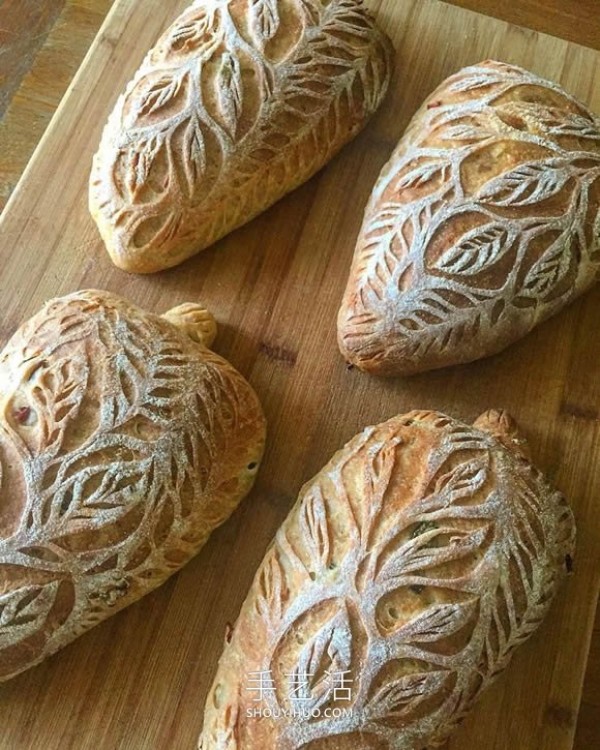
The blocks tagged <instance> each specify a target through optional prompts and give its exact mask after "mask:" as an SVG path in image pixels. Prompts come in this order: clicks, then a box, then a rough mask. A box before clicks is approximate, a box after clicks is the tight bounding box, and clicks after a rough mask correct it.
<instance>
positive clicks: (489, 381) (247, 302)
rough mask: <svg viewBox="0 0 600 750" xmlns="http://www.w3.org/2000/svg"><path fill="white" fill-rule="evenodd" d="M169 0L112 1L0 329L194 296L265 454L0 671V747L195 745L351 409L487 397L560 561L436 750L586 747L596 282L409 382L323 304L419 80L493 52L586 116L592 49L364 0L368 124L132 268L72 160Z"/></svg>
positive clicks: (27, 233) (5, 266)
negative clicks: (211, 230) (253, 483)
mask: <svg viewBox="0 0 600 750" xmlns="http://www.w3.org/2000/svg"><path fill="white" fill-rule="evenodd" d="M68 4H69V3H68V0H67V2H66V5H65V7H66V6H67V5H68ZM86 4H87V5H88V6H89V7H90V8H91V6H92V4H93V0H89V1H88V3H86ZM185 4H186V3H185V2H182V0H145V2H144V3H141V2H139V1H136V0H116V2H115V3H114V6H113V9H112V11H111V13H110V15H109V17H108V19H107V21H106V23H105V25H104V26H103V28H102V31H101V33H100V34H99V36H98V38H97V40H96V42H95V43H94V45H93V47H92V49H91V50H90V52H89V54H88V56H87V58H86V61H85V63H84V65H83V67H82V69H81V70H80V73H79V74H78V76H77V78H76V79H75V81H74V82H73V84H72V85H71V87H70V90H69V92H68V94H67V97H66V98H65V100H64V101H63V103H62V105H61V107H60V109H59V111H58V113H57V115H56V117H55V119H54V120H53V122H52V125H51V127H50V129H49V130H48V132H47V133H46V135H45V137H44V139H43V141H42V143H41V144H40V146H39V148H38V150H37V152H36V154H35V156H34V158H33V160H32V161H31V162H30V164H29V167H28V168H27V170H26V172H25V175H24V176H23V178H22V179H21V181H20V183H19V185H18V187H17V189H16V190H15V191H14V193H13V195H12V199H11V201H10V203H9V205H8V206H7V208H6V210H5V212H4V214H3V217H2V220H1V222H0V263H1V267H2V274H1V276H0V293H1V295H2V300H3V306H2V316H1V318H0V339H2V340H3V341H4V340H6V339H7V338H8V336H9V335H10V333H11V332H12V331H13V330H14V328H15V327H16V326H17V325H18V324H19V323H20V322H21V321H22V320H23V319H24V318H25V317H27V316H28V315H30V314H31V313H33V312H34V311H35V310H36V309H37V308H38V307H39V306H40V305H41V304H42V303H43V302H44V301H45V300H46V299H47V298H49V297H52V296H55V295H57V294H62V293H67V292H69V291H73V290H75V289H78V288H85V287H96V288H106V289H109V290H111V291H115V292H119V293H121V294H124V295H126V296H129V297H130V298H131V299H132V300H134V301H135V302H138V303H139V304H143V305H144V306H146V307H147V308H149V309H152V310H157V311H162V310H165V309H167V308H169V307H172V306H173V305H175V304H177V303H179V302H182V301H185V300H198V299H202V300H204V301H205V302H206V303H207V304H208V305H209V306H210V307H211V309H212V310H213V312H214V313H215V314H216V316H217V318H218V320H219V322H220V324H221V334H220V336H219V339H218V341H217V350H218V351H219V352H220V353H222V354H224V355H225V356H227V357H229V358H230V359H231V361H232V362H233V363H234V364H235V365H236V366H237V367H238V368H239V369H240V370H241V371H242V372H243V373H244V374H246V375H247V376H248V377H249V379H250V380H251V382H252V383H253V385H254V386H255V388H256V389H257V391H258V393H259V395H260V396H261V398H262V401H263V403H264V406H265V409H266V412H267V416H268V419H269V425H270V438H269V447H268V450H267V455H266V461H265V464H264V466H263V469H262V471H261V475H260V479H259V482H258V486H257V488H256V490H255V491H254V492H253V493H252V495H251V496H250V497H249V498H248V499H247V500H246V501H245V502H244V504H243V506H242V508H241V509H240V510H239V511H238V513H236V515H235V516H234V518H233V519H232V521H231V522H230V523H228V524H227V525H226V526H224V527H223V528H222V529H221V530H219V531H218V532H217V533H216V534H215V535H214V536H213V538H212V539H211V541H210V542H209V544H208V545H207V547H206V548H205V550H204V551H203V552H202V553H201V554H200V556H199V557H198V558H197V559H196V560H195V561H194V562H193V563H191V564H190V565H189V566H188V567H187V568H186V569H185V570H184V571H183V572H182V573H181V574H180V575H178V576H177V577H176V578H174V579H173V580H172V581H171V582H170V583H169V584H167V585H166V586H164V587H163V588H162V589H161V590H159V591H158V592H156V593H154V594H152V595H150V596H149V597H147V598H146V599H145V600H143V601H141V602H140V603H139V604H137V605H134V606H133V607H131V608H130V609H129V610H127V611H125V612H123V613H121V614H120V615H118V616H116V617H115V618H113V620H112V621H108V622H107V623H105V624H103V625H101V626H100V627H98V628H97V629H96V630H94V631H92V632H90V633H89V634H87V635H85V636H83V637H82V638H81V639H79V641H78V642H76V643H75V644H74V645H72V646H71V647H69V648H68V649H66V650H64V651H63V652H62V653H60V654H58V655H57V656H55V657H54V658H52V659H51V660H49V661H48V662H47V663H46V664H44V665H42V666H41V667H38V668H37V669H35V670H32V671H31V672H30V673H28V674H25V675H23V676H21V677H19V678H17V679H15V680H14V681H12V682H11V683H8V684H6V685H3V686H0V748H2V750H4V748H6V749H7V750H8V749H9V748H10V750H30V749H33V750H38V748H39V749H40V750H42V749H43V750H46V749H47V750H55V749H56V750H58V749H59V748H60V750H63V749H66V750H69V749H71V748H72V749H73V750H88V748H89V749H90V750H92V748H93V749H94V750H113V749H114V748H119V750H146V748H147V749H148V750H163V749H165V750H166V749H167V748H168V749H169V750H170V749H171V748H190V749H191V748H194V746H195V740H196V736H197V734H198V732H199V730H200V728H201V722H202V708H203V703H204V698H205V694H206V691H207V690H208V687H209V685H210V682H211V679H212V676H213V674H214V669H215V666H216V660H217V658H218V655H219V653H220V650H221V644H222V640H223V636H224V632H225V627H226V623H227V622H228V621H232V620H234V619H235V617H236V614H237V612H238V609H239V606H240V604H241V602H242V600H243V598H244V596H245V593H246V591H247V588H248V586H249V584H250V581H251V579H252V576H253V571H254V570H255V569H256V567H257V565H258V563H259V561H260V559H261V558H262V555H263V553H264V550H265V548H266V546H267V544H268V543H269V541H270V539H271V537H272V535H273V533H274V531H275V529H276V528H277V526H278V525H279V523H280V522H281V521H282V520H283V518H284V517H285V515H286V514H287V512H288V510H289V508H290V506H291V504H292V503H293V501H294V499H295V496H296V494H297V492H298V490H299V488H300V486H301V485H302V483H303V482H304V481H306V480H307V479H309V478H310V477H311V476H312V475H313V474H314V473H315V472H316V471H318V470H319V469H320V468H321V467H322V465H323V464H324V463H325V462H326V461H327V460H328V459H329V457H330V456H331V454H332V453H333V452H334V451H335V450H336V449H337V448H338V447H340V446H341V445H342V444H343V443H344V441H346V440H347V439H349V438H350V437H352V436H353V435H354V434H355V433H356V432H357V431H358V430H360V429H361V428H362V427H364V426H365V425H366V424H370V423H374V422H379V421H381V420H383V419H385V418H387V417H389V416H391V415H393V414H396V413H399V412H402V411H406V410H409V409H412V408H434V409H440V410H442V411H446V412H448V413H450V414H452V415H454V416H457V417H461V418H464V419H471V418H474V417H475V416H477V414H478V413H479V412H480V411H483V410H485V409H487V408H488V407H490V406H500V407H504V408H508V409H509V410H510V411H511V412H512V413H513V414H514V416H515V417H516V418H517V419H518V420H519V421H520V423H521V424H522V426H523V428H524V429H525V431H526V432H527V433H528V434H529V436H530V438H531V441H532V444H533V447H534V453H535V457H536V460H537V462H538V463H539V465H540V466H541V467H544V468H545V469H546V470H547V471H548V472H549V473H550V474H551V475H552V476H553V477H554V478H555V481H556V483H557V484H558V486H559V487H560V488H561V489H562V490H563V491H564V492H565V493H566V494H567V496H568V497H569V498H570V500H571V502H572V505H573V507H574V509H575V512H576V515H577V518H578V522H579V549H578V555H577V560H576V575H575V576H574V577H573V578H572V579H571V580H570V581H569V583H568V585H567V586H566V588H565V590H564V591H563V593H562V594H561V596H560V600H559V602H558V603H557V605H556V606H555V608H554V609H553V612H552V616H551V617H550V618H549V621H548V622H547V623H546V624H545V625H544V626H543V628H542V630H541V631H540V633H539V634H538V635H537V636H536V637H535V638H534V640H533V641H532V642H531V643H530V644H529V645H528V646H526V647H525V648H524V649H523V650H522V651H521V652H520V653H519V654H518V655H517V656H516V658H515V660H514V663H513V665H512V667H511V669H510V670H509V672H508V673H507V674H506V675H504V676H503V677H502V678H501V679H500V681H499V682H498V684H497V685H496V686H495V687H494V688H493V690H492V691H491V692H490V693H489V694H488V695H487V697H486V698H485V699H484V700H483V702H482V703H481V704H480V705H479V706H478V708H477V709H476V711H475V712H474V714H473V715H472V716H471V718H470V719H469V720H468V721H467V722H466V724H465V726H464V727H463V728H462V729H461V730H460V732H459V733H458V734H457V735H456V737H455V739H454V740H452V741H451V743H450V745H449V748H450V750H458V749H459V748H460V750H481V749H482V748H485V749H486V750H488V749H489V750H509V748H510V750H571V749H572V748H573V747H577V748H578V749H580V750H583V748H585V750H592V749H593V748H595V747H598V745H599V742H598V731H597V726H596V731H595V733H594V724H596V725H597V724H598V715H599V712H600V709H599V706H600V695H599V691H598V688H597V684H598V683H597V681H596V680H597V678H596V677H595V675H597V672H598V666H599V665H598V649H597V648H594V649H593V650H592V654H591V662H590V663H591V664H592V665H595V667H593V672H592V673H590V674H591V677H590V683H589V685H588V692H587V693H586V698H585V702H584V704H583V708H582V712H581V716H582V723H581V725H580V730H579V737H578V739H577V743H578V744H577V745H576V744H574V735H575V731H576V720H577V712H578V709H579V705H580V699H581V691H582V684H583V680H584V674H585V665H586V661H587V658H588V654H589V647H590V641H591V637H592V633H593V623H594V613H595V610H596V603H597V600H598V593H599V587H600V514H599V513H598V512H597V503H598V502H599V498H600V463H599V462H598V461H597V458H596V457H597V455H598V451H599V450H600V377H598V369H597V368H598V364H597V363H598V353H599V352H598V347H599V344H598V336H597V320H598V315H599V313H600V289H597V290H596V291H594V292H592V293H591V294H589V295H588V296H587V297H585V298H584V299H583V300H581V301H580V302H578V303H577V304H575V305H574V306H572V307H571V308H570V309H569V310H567V311H566V312H565V313H563V314H562V315H560V316H559V317H557V318H556V319H554V320H552V321H550V322H549V323H547V324H546V325H544V326H542V327H541V328H540V329H539V330H538V331H536V332H534V333H533V334H531V335H530V336H529V337H528V338H527V339H525V340H523V341H522V342H520V343H519V344H517V345H515V346H513V347H512V348H511V349H509V350H508V351H507V352H505V353H504V354H502V355H500V356H497V357H495V358H493V359H490V360H487V361H483V362H479V363H476V364H474V365H471V366H468V367H460V368H453V369H450V370H446V371H440V372H438V373H432V374H427V375H423V376H420V377H416V378H413V379H410V380H396V381H378V380H375V379H373V378H369V377H368V376H365V375H362V374H360V373H358V372H356V371H349V370H348V369H347V368H346V367H345V365H344V363H343V361H342V360H341V358H340V357H339V355H338V353H337V349H336V344H335V316H336V312H337V307H338V305H339V301H340V298H341V294H342V291H343V287H344V284H345V281H346V277H347V272H348V268H349V263H350V260H351V257H352V252H353V246H354V241H355V237H356V235H357V233H358V229H359V225H360V220H361V215H362V211H363V209H364V205H365V203H366V200H367V197H368V195H369V192H370V190H371V188H372V185H373V183H374V181H375V179H376V176H377V174H378V172H379V169H380V167H381V166H382V164H383V163H384V162H385V161H386V160H387V158H388V156H389V154H390V152H391V150H392V148H393V146H394V145H395V143H396V142H397V140H398V138H399V136H400V135H401V133H402V132H403V130H404V128H405V126H406V124H407V122H408V120H409V118H410V116H411V115H412V113H413V112H414V111H415V109H416V108H417V106H418V105H419V104H420V102H421V101H422V99H423V98H424V97H425V96H426V94H427V93H428V92H429V91H431V90H432V89H433V87H434V86H435V85H437V84H438V83H439V82H440V81H441V80H442V79H443V78H444V77H445V76H447V75H449V74H450V73H452V72H454V71H455V70H456V69H457V68H459V67H461V66H462V65H466V64H470V63H474V62H478V61H479V60H481V59H483V58H486V57H498V58H501V59H504V60H506V61H508V62H515V63H518V64H521V65H525V66H526V67H529V68H531V69H532V70H534V71H536V72H538V73H540V74H542V75H545V76H548V77H551V78H554V79H556V80H558V81H560V82H561V83H563V84H564V85H565V86H566V87H567V88H568V89H570V90H571V91H572V92H573V93H575V94H577V95H578V96H580V97H581V98H582V99H584V100H585V101H586V102H588V103H589V104H590V106H591V107H592V108H594V109H595V110H596V111H600V86H599V83H600V80H599V78H600V68H599V66H598V63H599V61H600V55H599V54H598V53H597V52H594V51H592V50H589V49H584V48H581V47H577V46H576V45H574V44H569V43H567V42H564V41H559V40H557V39H553V38H550V37H545V36H543V35H541V34H539V33H536V32H534V31H527V30H524V29H519V28H516V27H511V26H509V25H508V24H506V23H503V22H502V21H498V20H494V19H491V18H485V17H483V16H481V15H476V14H473V13H470V12H468V11H465V10H462V9H458V8H453V7H451V6H447V5H445V4H442V3H440V2H438V0H402V1H401V2H399V1H398V0H373V1H372V2H371V5H372V6H373V7H374V8H375V9H376V10H377V12H378V14H379V17H380V19H381V22H382V23H384V24H385V25H386V27H387V29H388V31H389V32H390V33H391V35H392V36H393V37H394V41H395V43H396V46H397V50H398V54H397V70H396V77H395V82H394V85H393V92H392V94H391V96H390V97H389V99H388V101H387V103H386V105H385V106H384V108H383V110H382V112H381V113H380V115H379V116H378V117H377V118H376V120H375V121H374V123H373V124H372V125H371V126H370V127H369V128H368V130H367V131H366V132H365V133H364V134H363V135H362V136H361V137H360V138H359V139H358V140H357V141H356V142H355V143H354V144H352V145H351V146H350V147H349V148H347V149H346V150H345V151H344V152H343V153H342V154H341V155H340V156H339V157H338V158H337V159H336V160H335V161H334V162H333V163H332V164H331V165H330V166H329V167H328V168H327V169H325V170H324V171H323V172H322V173H321V174H320V175H319V176H318V177H317V178H315V179H314V180H312V181H311V182H310V183H309V184H307V185H306V186H305V187H303V188H301V189H300V190H299V191H297V192H296V193H294V194H293V195H291V196H289V197H288V198H287V199H285V200H284V201H282V202H281V203H280V204H278V205H277V206H275V207H274V208H273V209H272V210H271V211H269V212H268V213H266V214H265V215H263V216H262V217H260V218H259V219H257V220H256V221H255V222H253V223H252V224H251V225H249V226H247V227H246V228H244V229H242V230H240V231H238V232H236V233H235V234H233V235H231V236H230V237H229V238H227V239H226V240H224V241H222V242H220V243H219V245H218V246H216V247H214V248H212V249H210V250H208V251H206V252H205V253H203V254H202V255H200V256H198V257H197V258H196V259H194V260H192V261H190V262H188V263H186V264H185V265H184V266H182V267H180V268H179V269H176V270H173V271H169V272H166V273H163V274H160V275H157V276H154V277H148V278H137V277H133V276H127V275H125V274H123V273H122V272H119V271H117V270H116V269H115V268H113V267H112V266H111V264H110V262H109V261H108V258H107V256H106V254H105V252H104V250H103V248H102V245H101V242H100V240H99V238H98V236H97V233H96V231H95V228H94V226H93V224H92V221H91V219H90V218H89V216H88V213H87V208H86V205H87V178H88V172H89V166H90V161H91V156H92V153H93V151H94V150H95V148H96V145H97V142H98V139H99V135H100V130H101V128H102V126H103V123H104V120H105V119H106V116H107V115H108V112H109V111H110V109H111V108H112V105H113V103H114V100H115V98H116V96H117V94H118V92H119V90H120V89H121V88H122V86H123V84H124V83H125V82H126V81H127V80H128V79H129V78H130V77H131V75H132V74H133V72H134V70H135V68H136V67H137V66H138V64H139V62H140V60H141V58H142V56H143V54H144V52H145V51H146V49H147V48H148V47H149V46H150V44H151V43H152V42H153V41H154V39H155V38H156V36H157V34H158V33H159V31H160V30H161V29H162V28H164V26H165V25H166V23H167V20H170V19H171V18H172V17H173V16H174V14H175V13H176V12H177V11H179V10H180V9H181V8H182V7H183V6H184V5H185ZM71 5H73V3H71ZM106 5H107V6H108V5H110V2H109V1H108V0H106ZM507 5H508V4H507ZM98 12H99V14H100V16H101V11H98ZM55 28H56V27H55ZM51 33H52V32H51ZM41 54H43V52H42V53H41ZM48 70H50V69H47V72H46V74H47V75H48ZM51 77H52V76H51V75H48V79H50V78H51ZM13 103H14V100H13ZM11 108H12V107H11ZM3 158H4V157H3ZM596 642H597V641H596Z"/></svg>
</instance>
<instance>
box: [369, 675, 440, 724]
mask: <svg viewBox="0 0 600 750" xmlns="http://www.w3.org/2000/svg"><path fill="white" fill-rule="evenodd" d="M447 680H448V673H447V672H443V671H438V672H426V673H423V674H419V673H417V674H411V675H406V676H404V677H401V678H399V679H398V680H394V681H392V682H390V683H388V684H386V685H384V686H383V687H382V688H381V689H380V690H379V691H378V692H377V693H376V694H375V695H374V696H373V699H372V700H371V702H370V703H369V705H368V706H367V712H368V716H370V717H372V718H373V719H375V720H377V719H389V718H392V717H395V716H399V717H402V716H403V715H405V714H408V713H409V711H411V710H413V709H414V708H415V707H416V706H418V704H419V703H422V702H423V701H425V700H427V699H428V698H430V697H431V696H432V695H435V694H436V693H439V692H440V690H441V689H442V688H443V686H444V683H445V682H446V681H447Z"/></svg>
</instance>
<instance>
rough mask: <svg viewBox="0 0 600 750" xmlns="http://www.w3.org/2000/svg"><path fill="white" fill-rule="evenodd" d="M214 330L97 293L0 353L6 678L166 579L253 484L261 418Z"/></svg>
mask: <svg viewBox="0 0 600 750" xmlns="http://www.w3.org/2000/svg"><path fill="white" fill-rule="evenodd" d="M214 329H215V324H214V319H213V318H212V316H211V315H210V314H208V313H207V312H206V310H204V309H203V308H201V307H200V306H199V305H185V306H182V307H180V308H176V309H175V310H174V311H171V312H170V313H168V314H167V315H166V316H165V318H161V317H159V316H157V315H151V314H149V313H146V312H144V311H143V310H141V309H139V308H138V307H136V306H134V305H132V304H130V303H128V302H126V301H125V300H123V299H120V298H119V297H116V296H114V295H112V294H108V293H107V292H96V291H86V292H78V293H76V294H72V295H70V296H68V297H63V298H61V299H56V300H53V301H51V302H49V303H48V304H47V305H46V306H45V307H44V308H43V309H42V310H41V311H40V312H39V313H38V314H37V315H35V316H34V317H33V318H32V319H31V320H30V321H29V322H28V323H26V324H24V325H23V326H22V327H21V328H20V329H19V331H18V332H17V333H16V334H15V335H14V337H13V338H12V339H11V341H10V342H9V343H8V345H7V347H6V348H5V349H4V351H3V352H2V354H1V355H0V393H1V394H2V412H1V414H0V681H1V680H7V679H9V678H11V677H13V676H14V675H16V674H18V673H19V672H22V671H23V670H25V669H27V668H29V667H31V666H33V665H34V664H37V663H38V662H40V661H42V659H45V658H46V657H47V656H49V655H50V654H52V653H54V652H55V651H57V650H58V649H60V648H62V647H63V646H65V645H66V644H68V643H69V642H70V641H72V640H73V639H74V638H76V637H77V636H79V635H80V634H82V633H84V632H85V631H86V630H88V629H90V628H91V627H93V626H94V625H96V624H97V623H99V622H101V621H102V620H104V619H106V618H107V617H109V616H110V615H112V614H113V613H115V612H117V611H118V610H120V609H122V608H123V607H126V606H127V605H128V604H131V603H132V602H134V601H136V600H137V599H139V598H140V597H142V596H143V595H144V594H146V593H147V592H149V591H151V590H152V589H154V588H156V587H157V586H159V585H160V584H162V583H163V582H164V581H165V580H166V579H167V578H168V577H169V576H170V575H172V574H173V573H175V572H176V571H177V570H179V569H180V568H181V567H182V566H183V565H184V564H185V563H186V562H188V561H189V560H190V559H191V558H192V557H193V556H194V555H195V554H196V553H197V552H198V551H199V550H200V548H201V547H202V546H203V545H204V543H205V541H206V539H207V538H208V536H209V534H210V533H211V532H212V531H213V529H215V528H216V527H217V526H218V525H220V524H221V523H222V522H223V521H225V520H226V519H227V518H228V517H229V515H230V514H231V513H232V512H233V510H234V509H235V508H236V506H237V505H238V503H239V502H240V500H241V499H242V498H243V497H244V495H246V494H247V492H248V491H249V490H250V488H251V487H252V484H253V482H254V478H255V476H256V472H257V469H258V465H259V462H260V460H261V457H262V452H263V445H264V439H265V422H264V417H263V415H262V411H261V407H260V404H259V402H258V399H257V397H256V395H255V394H254V392H253V390H252V389H251V388H250V386H249V385H248V383H247V382H246V381H245V380H244V379H243V378H242V376H241V375H240V374H239V373H238V372H236V371H235V370H234V369H233V367H232V366H231V365H230V364H229V363H228V362H227V361H225V360H224V359H222V358H221V357H218V356H217V355H216V354H213V353H212V352H211V351H209V350H208V349H207V348H206V346H205V344H208V343H210V341H211V340H212V338H214Z"/></svg>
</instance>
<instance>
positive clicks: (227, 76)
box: [218, 52, 243, 138]
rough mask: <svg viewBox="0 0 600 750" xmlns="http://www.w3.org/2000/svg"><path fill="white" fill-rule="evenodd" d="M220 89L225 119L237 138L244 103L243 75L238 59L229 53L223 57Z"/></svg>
mask: <svg viewBox="0 0 600 750" xmlns="http://www.w3.org/2000/svg"><path fill="white" fill-rule="evenodd" d="M218 89H219V98H220V102H221V109H222V111H223V118H224V120H225V123H226V125H227V129H228V131H229V135H230V136H231V137H232V138H235V134H236V130H237V124H238V120H239V118H240V114H241V112H242V103H243V91H242V74H241V68H240V62H239V60H238V58H237V57H236V56H235V55H232V54H230V53H229V52H226V53H225V54H224V55H223V60H222V62H221V70H220V71H219V78H218Z"/></svg>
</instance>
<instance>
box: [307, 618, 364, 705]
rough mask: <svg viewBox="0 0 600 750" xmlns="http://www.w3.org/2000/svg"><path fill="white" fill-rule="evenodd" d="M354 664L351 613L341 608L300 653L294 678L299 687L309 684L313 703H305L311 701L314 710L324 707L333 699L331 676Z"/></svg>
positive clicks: (344, 670)
mask: <svg viewBox="0 0 600 750" xmlns="http://www.w3.org/2000/svg"><path fill="white" fill-rule="evenodd" d="M351 662H352V633H351V631H350V623H349V620H348V612H347V610H346V607H345V605H342V606H341V608H340V610H339V611H338V612H337V613H336V614H335V616H334V617H333V618H332V619H331V620H329V621H328V622H327V623H326V624H325V625H323V627H322V628H321V629H320V630H319V631H317V633H315V635H314V637H313V638H312V639H311V640H310V641H309V642H308V643H307V644H306V645H305V646H304V648H303V649H302V651H301V652H300V654H299V657H298V663H297V665H296V666H295V668H294V670H293V673H292V675H293V679H294V680H295V681H296V684H301V683H302V681H304V680H307V681H308V687H309V692H310V700H308V701H303V702H304V703H305V704H306V702H308V704H309V706H310V708H311V709H312V710H314V709H318V708H320V707H321V706H322V705H323V704H325V703H326V702H327V700H328V699H329V698H330V696H331V682H330V677H331V676H332V675H335V674H342V673H344V672H346V671H347V670H349V668H350V665H351ZM304 707H305V708H306V705H305V706H304Z"/></svg>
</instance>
